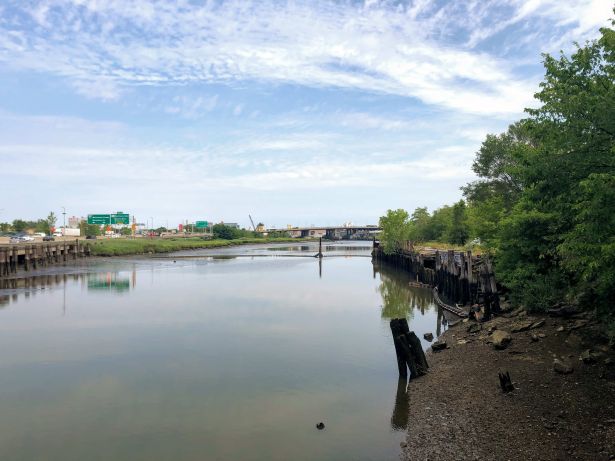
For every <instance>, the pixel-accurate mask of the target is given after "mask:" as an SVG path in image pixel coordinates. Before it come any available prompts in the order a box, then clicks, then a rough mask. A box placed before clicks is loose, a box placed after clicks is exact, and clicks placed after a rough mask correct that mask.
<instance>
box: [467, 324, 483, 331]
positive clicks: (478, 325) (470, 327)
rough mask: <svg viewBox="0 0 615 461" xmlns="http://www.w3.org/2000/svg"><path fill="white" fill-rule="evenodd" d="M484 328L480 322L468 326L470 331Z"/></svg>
mask: <svg viewBox="0 0 615 461" xmlns="http://www.w3.org/2000/svg"><path fill="white" fill-rule="evenodd" d="M482 329H483V326H482V325H481V324H480V323H473V324H471V325H470V326H469V327H468V333H478V332H479V331H480V330H482Z"/></svg>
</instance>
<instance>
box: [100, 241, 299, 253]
mask: <svg viewBox="0 0 615 461" xmlns="http://www.w3.org/2000/svg"><path fill="white" fill-rule="evenodd" d="M297 241H298V239H291V238H272V239H266V238H241V239H236V240H220V239H218V240H202V239H200V238H181V239H151V240H150V239H135V240H129V239H126V240H125V239H110V240H98V241H96V242H92V254H93V255H95V256H128V255H142V254H150V253H170V252H172V251H181V250H196V249H200V248H219V247H228V246H234V245H247V244H255V243H280V242H297Z"/></svg>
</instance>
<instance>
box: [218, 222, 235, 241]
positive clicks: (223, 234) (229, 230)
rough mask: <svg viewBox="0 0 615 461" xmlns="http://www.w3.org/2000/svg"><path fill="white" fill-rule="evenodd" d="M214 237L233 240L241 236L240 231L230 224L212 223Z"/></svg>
mask: <svg viewBox="0 0 615 461" xmlns="http://www.w3.org/2000/svg"><path fill="white" fill-rule="evenodd" d="M212 230H213V234H214V238H217V239H223V240H234V239H237V238H239V237H241V231H240V230H239V229H236V228H234V227H231V226H226V225H224V224H221V223H220V224H214V226H213V228H212Z"/></svg>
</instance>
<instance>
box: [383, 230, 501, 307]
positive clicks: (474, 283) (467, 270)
mask: <svg viewBox="0 0 615 461" xmlns="http://www.w3.org/2000/svg"><path fill="white" fill-rule="evenodd" d="M372 259H373V260H374V261H382V262H385V263H387V264H391V265H394V266H396V267H397V268H399V269H401V270H406V271H408V272H410V273H411V274H412V276H413V278H414V279H415V281H416V282H418V283H421V284H426V285H429V286H431V287H434V288H437V291H438V294H439V295H440V298H444V299H445V301H448V303H450V304H453V305H455V304H459V305H462V306H465V305H469V306H472V305H476V304H478V305H481V306H483V313H484V316H486V317H487V318H489V317H490V316H491V314H492V313H497V312H499V310H500V304H499V295H498V289H497V284H496V280H495V274H494V271H493V265H492V263H491V260H490V259H489V257H488V256H486V255H473V254H472V252H471V251H469V250H468V251H455V250H446V251H440V250H435V249H434V250H428V249H424V250H422V251H415V250H414V249H413V247H412V244H411V243H410V242H407V243H406V244H405V245H404V248H402V249H400V250H398V251H396V252H394V253H391V254H386V253H385V252H384V251H383V250H382V248H381V247H380V244H379V242H378V241H376V240H374V248H373V251H372Z"/></svg>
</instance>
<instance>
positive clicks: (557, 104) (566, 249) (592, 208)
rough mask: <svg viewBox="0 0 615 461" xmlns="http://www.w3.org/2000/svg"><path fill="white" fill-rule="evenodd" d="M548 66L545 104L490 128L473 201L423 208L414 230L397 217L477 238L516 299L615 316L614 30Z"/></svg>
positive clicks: (440, 235)
mask: <svg viewBox="0 0 615 461" xmlns="http://www.w3.org/2000/svg"><path fill="white" fill-rule="evenodd" d="M613 23H614V24H615V21H614V22H613ZM544 66H545V77H544V80H543V82H542V83H541V84H540V89H539V91H538V93H537V94H536V95H535V96H536V98H537V100H538V101H539V103H540V105H539V106H538V107H536V108H534V109H528V110H527V111H526V112H527V114H528V116H527V118H526V119H523V120H520V121H518V122H516V123H514V124H512V125H511V126H510V127H509V128H508V129H507V131H506V132H505V133H502V134H499V135H488V136H487V137H486V139H485V141H484V142H483V143H482V145H481V147H480V149H479V151H478V152H477V153H476V158H475V160H474V163H473V165H472V169H473V171H474V172H475V173H476V175H477V176H478V180H477V181H474V182H472V183H470V184H468V185H467V186H465V187H464V188H463V194H464V197H465V199H466V202H463V201H460V202H457V203H456V204H454V205H453V206H449V207H447V206H444V207H442V208H439V209H437V210H435V211H434V212H433V213H432V215H431V216H429V215H428V213H427V210H426V209H425V208H417V209H416V210H415V212H414V213H413V214H412V218H411V219H410V224H411V228H410V229H409V230H408V229H407V228H406V227H405V223H404V222H402V221H399V222H396V223H394V224H395V225H397V226H399V230H398V232H399V234H400V235H402V234H404V232H407V234H408V235H410V236H411V237H412V238H413V239H415V240H416V241H424V240H429V239H434V240H437V241H439V242H449V243H457V244H462V243H463V242H466V241H467V240H468V239H471V238H479V239H480V241H481V242H483V243H484V244H485V245H487V247H489V251H491V252H492V253H493V254H494V255H495V257H496V259H495V260H496V271H497V274H498V278H499V280H500V281H501V282H502V283H503V284H504V285H505V286H506V287H507V288H509V289H510V290H511V295H512V297H513V300H514V301H516V302H517V303H518V304H523V305H525V306H526V307H528V308H529V309H531V310H543V309H545V308H547V307H549V306H551V305H552V304H554V303H555V302H557V301H561V300H568V301H570V302H577V303H580V304H582V305H583V306H585V307H596V308H598V310H599V312H601V313H602V314H603V315H604V318H605V319H608V318H611V319H613V320H612V321H613V322H615V265H614V264H613V261H614V260H615V31H614V30H613V29H610V28H604V29H601V38H600V39H599V40H596V41H592V42H588V43H586V44H585V45H584V46H579V45H577V49H576V51H575V52H574V53H573V54H572V55H571V56H570V57H568V56H565V55H563V54H562V55H561V56H559V57H558V58H555V57H552V56H550V55H544ZM400 211H403V210H398V214H399V215H400V216H402V215H401V213H399V212H400ZM389 213H390V212H389ZM385 223H386V221H385ZM381 224H382V223H381ZM384 235H385V237H387V238H389V236H391V235H393V236H394V237H395V236H396V235H395V233H394V232H393V231H391V230H385V232H384ZM393 240H394V239H393ZM613 325H615V323H613ZM614 328H615V326H614ZM613 331H615V329H614V330H613Z"/></svg>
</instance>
